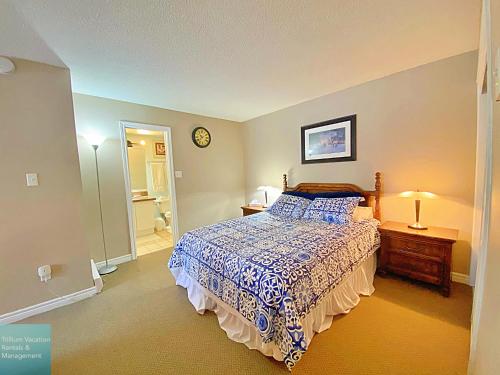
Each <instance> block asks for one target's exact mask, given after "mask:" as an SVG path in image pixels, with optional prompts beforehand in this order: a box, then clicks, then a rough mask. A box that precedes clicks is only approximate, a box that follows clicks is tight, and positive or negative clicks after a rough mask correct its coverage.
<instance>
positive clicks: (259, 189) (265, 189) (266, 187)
mask: <svg viewBox="0 0 500 375" xmlns="http://www.w3.org/2000/svg"><path fill="white" fill-rule="evenodd" d="M271 189H272V186H259V187H258V188H257V190H258V191H263V192H264V197H265V199H266V204H265V205H264V207H267V192H268V191H270V190H271Z"/></svg>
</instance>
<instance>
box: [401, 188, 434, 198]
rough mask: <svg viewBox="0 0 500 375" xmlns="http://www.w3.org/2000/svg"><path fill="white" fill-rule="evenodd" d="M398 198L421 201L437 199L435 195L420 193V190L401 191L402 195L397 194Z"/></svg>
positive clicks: (425, 192) (426, 192)
mask: <svg viewBox="0 0 500 375" xmlns="http://www.w3.org/2000/svg"><path fill="white" fill-rule="evenodd" d="M399 196H400V197H404V198H413V199H423V198H427V199H434V198H437V195H436V194H434V193H430V192H428V191H420V190H417V191H411V190H410V191H403V192H402V193H399Z"/></svg>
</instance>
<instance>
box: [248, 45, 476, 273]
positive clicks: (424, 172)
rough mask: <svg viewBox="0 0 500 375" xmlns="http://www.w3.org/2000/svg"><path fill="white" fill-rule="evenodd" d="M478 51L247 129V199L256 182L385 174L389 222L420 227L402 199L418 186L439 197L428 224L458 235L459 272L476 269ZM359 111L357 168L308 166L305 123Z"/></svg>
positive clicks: (367, 183)
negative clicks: (302, 156) (304, 147)
mask: <svg viewBox="0 0 500 375" xmlns="http://www.w3.org/2000/svg"><path fill="white" fill-rule="evenodd" d="M476 55H477V53H476V52H470V53H466V54H463V55H460V56H456V57H452V58H448V59H445V60H440V61H438V62H435V63H432V64H428V65H424V66H421V67H418V68H415V69H411V70H408V71H404V72H401V73H398V74H394V75H391V76H389V77H386V78H382V79H379V80H376V81H372V82H368V83H366V84H363V85H360V86H356V87H353V88H350V89H347V90H344V91H340V92H337V93H333V94H330V95H326V96H323V97H320V98H317V99H314V100H311V101H308V102H305V103H301V104H298V105H295V106H292V107H289V108H286V109H283V110H280V111H277V112H274V113H272V114H269V115H266V116H262V117H259V118H256V119H254V120H251V121H248V122H247V123H246V124H245V126H244V127H245V141H246V142H245V156H246V158H245V162H246V192H247V194H246V195H247V196H246V198H247V200H250V199H253V198H260V195H261V194H258V193H257V192H256V187H257V186H259V185H273V186H276V187H278V188H279V187H280V186H281V175H282V174H283V173H285V172H286V173H288V174H289V181H290V185H294V184H296V183H299V182H320V181H324V182H354V183H356V184H358V185H360V186H361V187H363V188H366V189H371V188H373V183H374V182H373V178H374V177H373V175H374V173H375V171H380V172H382V173H383V190H384V195H383V199H382V215H383V220H398V221H403V222H412V221H414V205H413V201H411V200H409V199H405V198H399V197H397V196H396V195H397V193H399V192H401V191H406V190H414V189H417V188H419V189H421V190H424V191H431V192H434V193H436V194H439V195H440V198H439V199H436V200H431V201H424V202H423V203H422V205H423V208H422V214H421V219H422V221H423V222H425V223H426V224H430V225H436V226H446V227H451V228H457V229H459V230H460V236H459V242H458V243H457V244H456V245H455V246H454V253H453V266H452V269H453V271H455V272H460V273H464V274H468V273H469V259H470V240H471V231H472V228H471V227H472V207H473V200H474V168H475V139H476V97H475V76H476V59H477V57H476ZM350 114H357V147H358V156H357V161H355V162H343V163H324V164H309V165H302V164H301V159H300V127H301V126H302V125H307V124H312V123H315V122H319V121H324V120H328V119H332V118H336V117H340V116H345V115H350Z"/></svg>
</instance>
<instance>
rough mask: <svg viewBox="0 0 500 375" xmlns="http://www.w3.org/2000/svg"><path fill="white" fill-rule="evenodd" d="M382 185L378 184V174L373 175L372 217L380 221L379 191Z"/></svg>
mask: <svg viewBox="0 0 500 375" xmlns="http://www.w3.org/2000/svg"><path fill="white" fill-rule="evenodd" d="M381 188H382V183H381V182H380V172H377V173H375V213H374V217H375V219H377V220H380V190H381Z"/></svg>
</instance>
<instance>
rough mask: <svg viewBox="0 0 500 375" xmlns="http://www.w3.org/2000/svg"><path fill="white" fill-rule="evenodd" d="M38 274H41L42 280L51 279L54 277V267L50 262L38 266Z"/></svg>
mask: <svg viewBox="0 0 500 375" xmlns="http://www.w3.org/2000/svg"><path fill="white" fill-rule="evenodd" d="M38 276H40V281H43V282H44V283H46V282H47V281H48V280H50V279H51V278H52V269H51V268H50V264H46V265H44V266H40V267H38Z"/></svg>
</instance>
